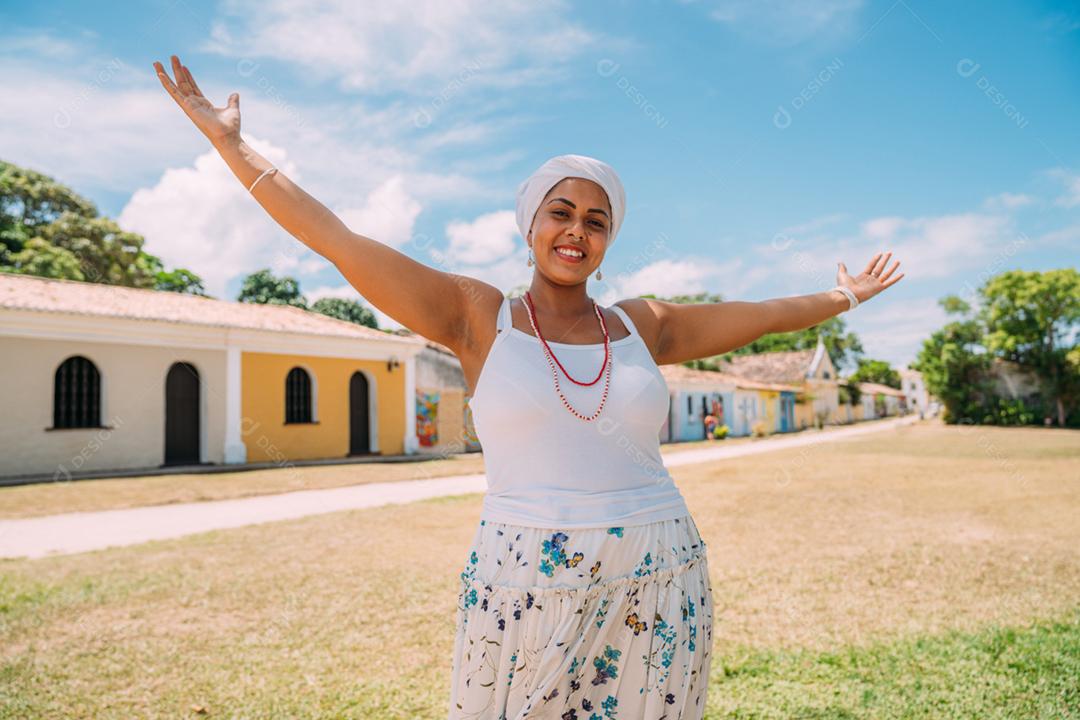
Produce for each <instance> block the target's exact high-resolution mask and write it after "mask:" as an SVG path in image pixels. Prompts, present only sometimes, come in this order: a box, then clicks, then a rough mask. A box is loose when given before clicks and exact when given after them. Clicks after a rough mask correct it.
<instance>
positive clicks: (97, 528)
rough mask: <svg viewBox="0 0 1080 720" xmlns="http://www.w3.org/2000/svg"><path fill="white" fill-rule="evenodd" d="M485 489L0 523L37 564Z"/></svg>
mask: <svg viewBox="0 0 1080 720" xmlns="http://www.w3.org/2000/svg"><path fill="white" fill-rule="evenodd" d="M913 422H918V418H917V417H916V416H910V415H909V416H907V417H903V418H898V419H897V420H895V421H890V422H875V423H873V424H867V425H854V426H851V427H846V428H840V429H835V430H831V431H829V432H826V433H814V434H806V433H800V434H798V435H795V436H792V437H785V436H774V437H772V438H768V439H766V440H761V441H758V442H753V443H746V444H741V445H734V446H730V447H723V446H720V447H715V448H703V449H701V450H686V451H683V452H679V453H673V454H671V455H665V456H664V465H665V466H666V467H668V468H673V467H679V466H683V465H692V464H698V463H707V462H715V461H718V460H724V459H729V458H736V457H742V456H746V455H755V454H758V453H764V452H776V451H779V450H787V449H790V448H795V447H802V446H807V445H817V444H819V443H826V442H835V441H837V440H844V439H847V438H851V437H858V436H861V435H865V434H867V433H876V432H883V431H889V430H892V429H894V428H896V427H898V426H902V425H908V424H911V423H913ZM485 488H486V478H485V476H484V475H483V474H476V475H455V476H450V477H443V478H432V479H424V480H408V481H397V482H385V483H369V484H365V485H355V486H350V487H339V488H330V489H325V490H302V491H297V492H288V493H278V494H274V495H262V496H257V497H247V498H240V499H236V500H215V501H211V502H194V503H174V504H170V505H155V506H151V507H139V508H127V509H123V510H105V511H99V512H74V513H64V514H61V515H47V516H44V517H35V518H25V519H15V520H0V558H14V557H31V558H33V557H44V556H47V555H57V554H60V555H66V554H72V553H80V552H88V551H91V550H100V549H103V548H107V547H116V546H123V545H134V544H137V543H143V542H149V541H152V540H165V539H170V538H177V537H183V536H185V535H192V534H195V533H201V532H207V531H210V530H222V529H226V528H236V527H242V526H245V525H255V524H258V523H266V522H274V521H278V520H288V519H292V518H299V517H304V516H308V515H319V514H323V513H331V512H339V511H341V510H353V509H358V508H370V507H378V506H382V505H390V504H399V503H408V502H413V501H416V500H422V499H425V498H432V497H441V496H446V495H460V494H466V493H482V492H484V490H485Z"/></svg>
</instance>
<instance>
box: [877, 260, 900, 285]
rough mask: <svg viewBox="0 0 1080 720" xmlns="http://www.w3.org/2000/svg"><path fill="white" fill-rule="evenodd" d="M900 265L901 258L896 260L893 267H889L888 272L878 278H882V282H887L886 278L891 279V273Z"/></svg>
mask: <svg viewBox="0 0 1080 720" xmlns="http://www.w3.org/2000/svg"><path fill="white" fill-rule="evenodd" d="M898 267H900V261H899V260H894V261H893V265H892V267H891V268H889V270H888V271H887V272H885V273H883V274H882V275H881V277H879V278H878V280H880V281H881V282H885V281H886V280H888V279H889V276H890V275H892V274H893V273H894V272H896V268H898Z"/></svg>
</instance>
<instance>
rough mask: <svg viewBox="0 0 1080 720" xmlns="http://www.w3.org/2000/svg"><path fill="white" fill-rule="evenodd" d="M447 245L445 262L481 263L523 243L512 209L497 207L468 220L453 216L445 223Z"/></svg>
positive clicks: (500, 256) (491, 259)
mask: <svg viewBox="0 0 1080 720" xmlns="http://www.w3.org/2000/svg"><path fill="white" fill-rule="evenodd" d="M446 237H447V238H449V240H450V246H449V248H448V249H447V251H446V257H447V260H448V261H449V262H462V263H469V264H471V265H481V264H486V263H490V262H493V261H495V260H498V259H500V258H503V257H505V256H507V255H509V254H510V253H512V252H513V251H514V247H515V246H516V245H517V244H518V243H523V242H524V241H523V240H522V239H521V235H520V233H519V232H518V229H517V222H516V221H515V219H514V211H513V210H499V211H496V212H492V213H487V214H486V215H481V216H480V217H478V218H476V219H475V220H473V221H472V222H464V221H461V220H454V221H452V222H449V223H447V225H446Z"/></svg>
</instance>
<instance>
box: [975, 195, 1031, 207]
mask: <svg viewBox="0 0 1080 720" xmlns="http://www.w3.org/2000/svg"><path fill="white" fill-rule="evenodd" d="M1034 202H1035V198H1033V197H1032V196H1031V195H1025V194H1023V193H1009V192H1003V193H1000V194H998V195H994V196H992V197H988V198H986V200H984V201H983V207H984V208H986V209H987V210H1015V209H1016V208H1021V207H1026V206H1028V205H1031V204H1032V203H1034Z"/></svg>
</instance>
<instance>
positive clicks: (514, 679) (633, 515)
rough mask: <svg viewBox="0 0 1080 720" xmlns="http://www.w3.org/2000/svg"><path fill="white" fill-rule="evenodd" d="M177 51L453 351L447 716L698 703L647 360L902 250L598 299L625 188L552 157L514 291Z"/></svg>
mask: <svg viewBox="0 0 1080 720" xmlns="http://www.w3.org/2000/svg"><path fill="white" fill-rule="evenodd" d="M172 65H173V74H174V75H175V78H176V80H175V83H174V81H173V79H172V78H170V77H169V76H168V75H167V74H166V73H165V72H164V70H163V68H162V67H161V65H160V63H155V69H156V70H157V73H158V77H159V78H160V80H161V83H162V85H163V86H164V87H165V89H166V90H167V91H168V93H169V94H170V95H171V96H172V98H173V99H174V100H175V101H176V102H177V104H178V105H179V106H180V107H181V108H182V109H183V110H184V112H185V113H186V114H187V115H188V117H189V118H190V119H191V120H192V121H193V122H194V123H195V125H196V126H197V127H198V128H199V130H200V131H202V132H203V133H204V134H205V135H206V137H207V138H208V139H209V140H210V141H211V143H213V145H214V147H215V148H217V150H218V151H219V152H220V153H221V156H222V158H223V159H224V160H225V162H226V163H227V164H228V165H229V167H230V168H231V169H232V171H233V172H234V174H235V175H236V176H237V178H238V179H239V180H240V181H241V182H242V183H243V184H244V186H245V187H246V188H248V190H249V191H250V192H251V194H252V195H253V196H254V197H255V199H256V201H257V202H259V203H260V204H261V205H262V206H263V208H265V209H266V211H267V212H268V213H269V214H270V215H271V217H273V218H274V220H276V221H277V222H278V223H279V224H280V225H281V226H282V227H283V228H285V229H286V230H287V231H288V232H289V233H290V234H292V235H293V236H294V237H296V238H297V239H299V240H300V241H301V242H303V243H305V244H307V245H308V246H309V247H311V248H312V249H313V250H315V251H316V252H318V253H319V254H321V255H323V256H325V257H326V258H327V259H329V260H330V261H331V262H333V263H334V265H335V266H336V267H337V268H338V269H339V270H340V271H341V273H342V274H343V275H344V276H345V278H346V279H347V280H348V281H349V282H350V283H351V284H352V285H353V286H354V287H355V288H356V289H357V290H358V291H359V292H360V293H361V294H362V295H363V296H364V297H365V298H366V299H367V300H368V301H370V302H371V303H372V304H373V305H375V306H376V307H378V308H379V309H380V310H382V311H383V312H385V313H386V314H387V315H389V316H390V317H392V318H394V319H395V320H398V321H399V322H401V323H402V324H403V325H405V326H406V327H408V328H410V329H412V330H414V331H416V332H417V333H419V334H421V335H424V336H426V337H428V338H431V339H433V340H435V341H437V342H440V343H443V344H444V345H447V346H448V347H450V348H451V350H453V351H454V353H455V354H456V355H457V356H458V358H459V359H460V360H461V364H462V369H463V372H464V375H465V378H466V381H467V382H468V384H469V386H470V388H472V397H471V398H470V401H469V406H470V408H471V409H472V411H473V414H474V420H475V424H476V428H477V434H478V436H479V438H480V442H481V444H482V446H483V450H484V461H485V466H486V471H487V472H486V475H487V483H488V492H487V494H486V495H485V497H484V504H483V509H482V512H481V517H480V523H479V526H478V527H477V528H476V532H475V535H474V539H473V545H472V547H471V548H470V551H469V554H468V557H467V558H465V560H464V563H463V568H462V571H461V587H460V592H459V595H458V613H457V630H456V640H455V646H454V656H453V667H452V678H451V698H450V707H449V714H450V717H451V718H473V719H480V718H483V719H490V720H496V719H509V718H525V717H551V718H556V717H558V718H575V717H582V718H586V717H598V716H599V714H600V713H601V712H602V713H604V716H605V717H615V716H616V715H615V713H616V712H617V713H618V717H619V718H620V720H633V719H644V718H650V719H651V718H658V717H680V718H686V719H687V720H700V718H701V717H702V716H703V714H704V712H705V697H706V695H707V690H708V677H709V672H710V665H711V658H712V621H713V599H712V586H711V584H710V578H709V569H708V560H707V557H706V553H705V542H704V541H703V540H702V539H701V537H700V535H699V534H698V531H697V525H696V524H695V522H694V520H693V518H692V517H691V515H690V512H689V509H688V507H687V505H686V502H685V501H684V499H683V497H682V494H681V493H680V491H679V489H678V488H677V487H676V485H675V482H674V480H673V478H672V477H671V475H670V474H669V473H668V472H667V470H666V469H665V468H664V464H663V460H662V458H661V456H660V450H659V431H660V428H661V426H662V425H663V423H664V421H665V419H666V416H667V408H668V403H669V398H668V389H667V386H666V384H665V382H664V378H663V375H662V374H661V373H660V371H659V367H658V365H659V364H662V363H664V362H676V361H678V360H681V359H689V358H697V357H705V356H708V355H713V354H716V353H718V352H721V351H723V350H724V349H732V348H735V347H739V346H741V345H744V344H746V343H748V342H750V341H752V340H754V339H756V338H757V337H760V336H761V335H763V334H765V333H767V332H780V331H784V330H794V329H798V328H803V327H808V326H810V325H813V324H815V323H818V322H820V321H822V320H824V319H826V318H827V317H830V316H832V315H836V314H837V313H839V312H841V311H842V310H844V309H846V308H853V307H854V306H855V305H856V304H858V303H859V302H862V301H865V300H866V299H868V298H870V297H872V296H873V295H875V294H877V293H878V292H881V291H882V290H883V289H885V288H886V287H888V286H890V285H892V284H894V283H895V282H896V281H898V280H899V279H900V277H902V275H901V276H897V277H896V278H894V279H892V280H891V281H888V282H886V281H887V280H888V278H889V276H890V275H891V274H892V272H893V271H894V270H895V269H896V267H897V265H899V263H896V264H894V265H893V267H892V268H891V269H889V270H888V272H884V266H885V265H886V264H887V263H888V260H889V256H888V255H886V256H885V257H884V260H881V254H880V253H879V254H878V256H875V258H874V259H873V260H871V261H870V263H869V264H868V265H867V267H866V270H864V272H863V273H862V274H861V275H859V276H858V277H856V278H852V277H850V276H849V275H848V274H847V271H846V269H845V268H844V266H843V263H840V265H839V271H838V276H837V279H838V283H839V284H838V285H837V287H836V288H833V289H832V290H831V291H828V292H821V293H817V294H814V295H808V296H802V297H795V298H779V299H774V300H767V301H764V302H760V303H748V302H724V303H703V304H697V305H679V304H675V303H668V302H663V301H658V300H652V299H642V298H637V299H633V300H627V301H623V303H622V304H621V305H615V306H612V307H610V308H601V307H600V306H599V305H598V304H597V303H596V302H595V301H594V300H593V299H592V298H590V297H589V295H588V294H587V292H586V281H587V280H588V277H589V275H590V274H591V273H592V272H593V270H596V271H597V278H600V277H601V273H600V270H599V268H600V264H601V262H602V261H603V259H604V256H605V254H606V252H607V250H608V249H609V248H610V247H611V246H612V243H613V242H614V241H615V238H616V236H617V235H618V233H619V230H620V228H621V226H622V222H623V218H624V216H625V212H626V194H625V191H624V189H623V185H622V182H621V180H620V179H619V176H618V174H617V173H616V172H615V170H614V169H613V168H612V167H611V166H610V165H608V164H606V163H604V162H601V161H600V160H597V159H595V158H591V157H588V156H583V155H560V156H558V157H554V158H551V159H550V160H548V161H547V162H545V163H544V164H543V165H541V166H540V168H539V169H537V170H536V172H534V173H533V174H532V175H531V176H530V177H529V178H528V179H526V180H525V181H524V182H523V183H522V184H521V185H520V187H519V188H518V193H517V203H516V212H515V216H516V220H517V225H518V228H519V230H520V232H521V237H522V238H524V239H525V241H526V243H527V244H528V247H529V260H528V265H529V266H530V267H535V270H534V271H533V279H532V284H531V286H530V288H529V290H528V292H526V293H525V295H524V297H523V298H522V299H521V302H513V301H511V299H510V298H508V297H505V296H504V295H503V293H502V292H501V291H500V290H498V289H497V288H495V287H493V286H491V285H488V284H486V283H482V282H480V281H478V280H475V279H473V278H469V277H465V276H461V275H455V274H452V273H444V272H440V271H438V270H435V269H434V268H430V267H427V266H425V265H423V264H421V263H418V262H416V261H415V260H413V259H411V258H409V257H408V256H406V255H404V254H402V253H400V252H398V251H396V250H394V249H393V248H390V247H388V246H386V245H384V244H382V243H380V242H377V241H376V240H373V239H371V238H368V237H365V236H363V235H359V234H357V233H354V232H352V231H350V230H349V229H348V228H347V227H345V225H344V223H343V222H342V221H341V220H340V219H339V218H338V217H337V216H335V215H334V214H333V213H332V212H330V211H329V210H328V209H327V208H326V207H325V206H323V205H322V204H321V203H319V202H318V201H317V200H315V199H314V198H312V197H311V196H310V195H308V194H307V193H305V192H304V191H303V190H302V189H300V188H299V187H298V186H297V185H295V184H294V183H293V182H291V181H290V180H289V178H287V177H285V175H284V174H283V173H281V172H277V171H276V168H274V167H272V166H271V164H270V163H269V162H267V161H266V160H265V158H263V157H261V156H260V155H258V154H257V153H256V152H255V151H254V150H252V149H251V148H250V147H249V146H248V145H247V144H246V143H245V142H244V141H243V139H242V138H241V137H240V104H239V103H240V99H239V96H238V95H237V94H236V93H233V94H232V95H230V97H229V100H228V102H227V104H226V106H225V107H222V108H216V107H214V106H213V105H211V104H210V102H209V101H208V100H207V99H206V98H205V97H204V96H203V94H202V92H201V91H200V90H199V87H198V85H197V84H196V83H195V79H194V77H193V76H192V75H191V72H190V71H189V70H188V69H187V68H186V67H185V66H183V65H182V64H181V63H180V60H179V58H177V57H176V56H173V58H172ZM609 327H612V328H614V329H615V335H617V337H615V338H614V339H613V338H612V333H610V332H609ZM530 331H531V332H530ZM589 378H591V379H589ZM564 380H565V384H564ZM579 713H580V714H579Z"/></svg>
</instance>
